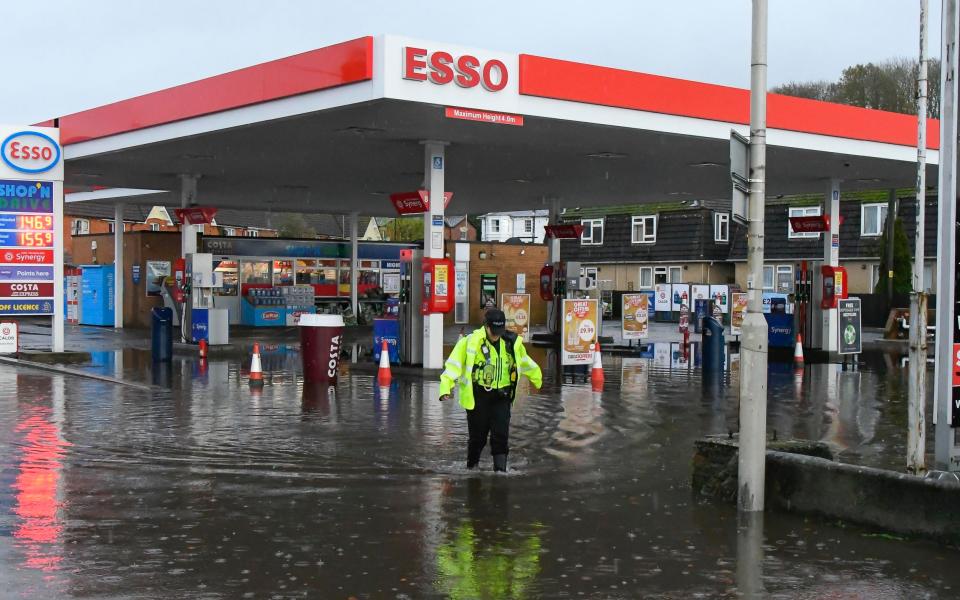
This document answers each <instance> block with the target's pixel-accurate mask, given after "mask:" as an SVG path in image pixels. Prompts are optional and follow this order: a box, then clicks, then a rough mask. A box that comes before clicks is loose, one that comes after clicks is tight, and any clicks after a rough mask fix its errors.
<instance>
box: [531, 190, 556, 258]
mask: <svg viewBox="0 0 960 600" xmlns="http://www.w3.org/2000/svg"><path fill="white" fill-rule="evenodd" d="M559 222H560V198H550V225H556V224H557V223H559ZM534 233H536V232H534ZM546 242H547V256H548V258H549V261H550V264H552V265H555V264H556V263H558V262H560V240H559V239H557V238H547V239H546Z"/></svg>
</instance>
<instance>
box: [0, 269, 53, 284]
mask: <svg viewBox="0 0 960 600" xmlns="http://www.w3.org/2000/svg"><path fill="white" fill-rule="evenodd" d="M0 281H53V267H16V266H4V267H0Z"/></svg>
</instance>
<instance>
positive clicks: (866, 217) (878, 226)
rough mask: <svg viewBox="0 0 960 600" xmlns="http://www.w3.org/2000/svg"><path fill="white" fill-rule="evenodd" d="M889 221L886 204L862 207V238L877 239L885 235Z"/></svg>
mask: <svg viewBox="0 0 960 600" xmlns="http://www.w3.org/2000/svg"><path fill="white" fill-rule="evenodd" d="M886 219H887V205H886V204H864V205H863V206H861V207H860V236H861V237H870V236H873V237H876V236H878V235H880V234H881V233H883V224H884V222H885V221H886Z"/></svg>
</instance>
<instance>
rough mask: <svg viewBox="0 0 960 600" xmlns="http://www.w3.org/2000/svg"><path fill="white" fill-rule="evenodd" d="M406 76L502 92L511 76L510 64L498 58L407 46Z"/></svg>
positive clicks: (404, 64) (404, 55)
mask: <svg viewBox="0 0 960 600" xmlns="http://www.w3.org/2000/svg"><path fill="white" fill-rule="evenodd" d="M403 78H404V79H409V80H411V81H429V82H430V83H433V84H436V85H447V84H449V83H453V84H456V85H458V86H460V87H462V88H474V87H477V86H478V85H481V86H483V88H484V89H485V90H487V91H488V92H499V91H500V90H502V89H503V88H505V87H507V81H509V78H510V75H509V74H508V73H507V65H505V64H504V63H503V61H502V60H498V59H496V58H493V59H490V60H487V61H481V60H480V59H479V58H477V57H476V56H471V55H469V54H464V55H462V56H454V55H453V54H451V53H449V52H445V51H443V50H436V51H430V50H427V49H426V48H414V47H412V46H407V47H405V48H404V49H403Z"/></svg>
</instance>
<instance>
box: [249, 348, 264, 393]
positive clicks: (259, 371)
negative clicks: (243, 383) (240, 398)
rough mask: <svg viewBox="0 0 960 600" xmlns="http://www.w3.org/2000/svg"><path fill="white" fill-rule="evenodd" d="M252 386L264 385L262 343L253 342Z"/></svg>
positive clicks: (251, 362)
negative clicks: (261, 359) (261, 358)
mask: <svg viewBox="0 0 960 600" xmlns="http://www.w3.org/2000/svg"><path fill="white" fill-rule="evenodd" d="M250 387H255V388H259V387H263V367H261V366H260V343H259V342H254V343H253V358H252V359H251V360H250Z"/></svg>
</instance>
